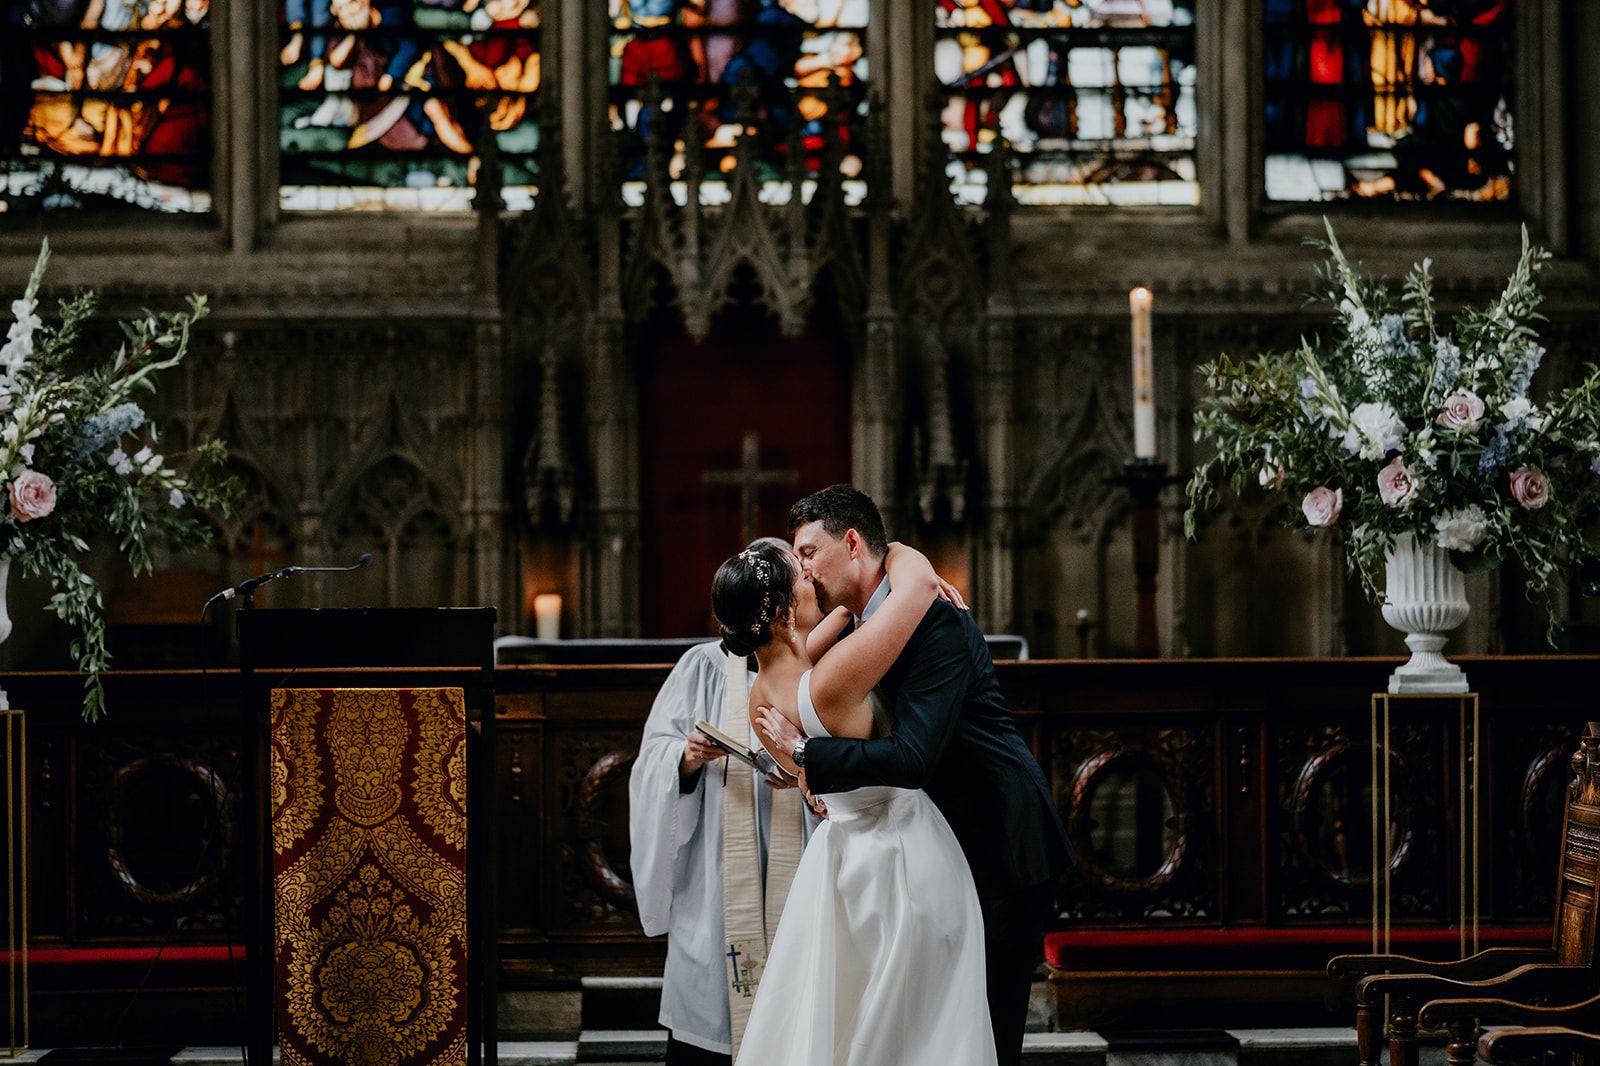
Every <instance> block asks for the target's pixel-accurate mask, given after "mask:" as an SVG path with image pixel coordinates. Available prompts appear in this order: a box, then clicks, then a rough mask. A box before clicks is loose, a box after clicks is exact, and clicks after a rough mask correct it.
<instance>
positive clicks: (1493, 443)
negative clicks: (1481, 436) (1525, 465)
mask: <svg viewBox="0 0 1600 1066" xmlns="http://www.w3.org/2000/svg"><path fill="white" fill-rule="evenodd" d="M1511 431H1512V426H1511V423H1510V422H1502V423H1501V424H1500V425H1499V426H1498V427H1496V428H1495V431H1494V436H1492V437H1490V438H1489V443H1488V444H1486V445H1484V446H1483V454H1482V455H1480V456H1479V457H1478V476H1479V477H1481V478H1483V479H1484V480H1485V481H1495V480H1497V479H1498V478H1499V477H1500V473H1501V471H1503V470H1504V469H1505V468H1506V463H1507V462H1508V461H1509V460H1510V458H1511Z"/></svg>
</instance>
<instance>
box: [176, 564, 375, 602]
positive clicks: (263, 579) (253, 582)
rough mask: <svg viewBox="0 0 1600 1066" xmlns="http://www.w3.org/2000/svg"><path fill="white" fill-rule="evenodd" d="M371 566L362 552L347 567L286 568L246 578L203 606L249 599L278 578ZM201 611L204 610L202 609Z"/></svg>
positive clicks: (341, 571)
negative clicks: (263, 586) (256, 591)
mask: <svg viewBox="0 0 1600 1066" xmlns="http://www.w3.org/2000/svg"><path fill="white" fill-rule="evenodd" d="M371 565H372V553H371V552H362V553H361V556H360V557H359V558H358V559H356V561H355V562H353V563H351V564H350V565H349V566H286V567H284V568H283V569H281V570H273V571H270V572H268V573H265V574H257V575H256V576H255V577H247V578H245V579H244V580H243V581H241V582H239V583H238V584H237V585H235V586H233V587H232V588H231V589H223V590H222V591H221V592H219V593H217V594H216V595H215V596H213V597H211V598H210V599H209V600H207V601H206V604H205V605H206V607H210V606H211V605H212V604H213V603H216V602H217V601H218V600H231V599H233V598H234V597H235V596H245V597H249V596H250V595H251V594H252V593H253V592H255V590H256V589H258V588H260V587H261V586H262V585H265V584H266V583H267V582H269V581H276V580H278V579H279V578H280V577H295V576H296V575H299V574H348V573H350V572H351V571H352V570H361V569H364V568H365V567H368V566H371ZM203 611H204V608H202V612H203Z"/></svg>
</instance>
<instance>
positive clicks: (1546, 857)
mask: <svg viewBox="0 0 1600 1066" xmlns="http://www.w3.org/2000/svg"><path fill="white" fill-rule="evenodd" d="M1393 665H1394V664H1393V662H1392V661H1389V660H1353V659H1346V660H1258V661H1237V660H1232V661H1219V660H1187V661H1152V662H1118V661H1095V662H1082V661H1070V662H1026V663H1003V664H1001V665H1000V667H999V670H1000V675H1001V680H1002V683H1003V685H1004V687H1005V689H1006V692H1007V694H1008V696H1009V698H1010V700H1011V704H1012V707H1013V709H1014V710H1015V712H1016V715H1017V718H1018V720H1019V723H1020V724H1021V726H1022V728H1023V730H1024V732H1025V734H1026V736H1027V737H1028V739H1029V742H1030V744H1031V745H1032V747H1033V750H1034V753H1035V754H1036V756H1037V757H1038V758H1039V760H1040V762H1041V763H1042V764H1043V765H1044V767H1045V768H1046V770H1047V772H1048V775H1049V777H1050V780H1051V781H1052V783H1053V786H1054V789H1055V794H1056V798H1057V802H1058V805H1059V806H1060V808H1061V811H1062V814H1063V816H1064V818H1065V819H1066V820H1067V822H1068V824H1069V827H1070V829H1071V831H1072V832H1073V833H1074V835H1075V836H1076V837H1077V839H1078V842H1079V847H1080V850H1081V851H1082V853H1083V857H1084V860H1085V862H1084V865H1083V868H1082V869H1081V870H1080V871H1078V873H1077V874H1076V875H1075V876H1074V877H1072V878H1070V879H1069V880H1068V881H1067V882H1065V883H1063V884H1062V886H1061V892H1060V903H1061V909H1060V913H1061V926H1062V927H1063V928H1069V929H1093V928H1114V927H1136V928H1138V929H1147V930H1150V931H1152V933H1159V932H1160V931H1162V930H1182V929H1194V928H1211V929H1223V930H1226V929H1234V928H1251V929H1260V928H1268V929H1273V928H1285V929H1287V928H1295V927H1302V926H1305V927H1312V926H1315V927H1327V926H1329V925H1336V926H1358V927H1363V928H1364V927H1365V926H1366V924H1367V923H1368V922H1369V920H1370V914H1369V902H1368V900H1369V889H1368V885H1369V881H1368V877H1369V873H1370V870H1369V867H1370V857H1369V856H1370V848H1369V843H1368V842H1369V840H1370V836H1369V834H1370V832H1371V821H1370V816H1369V814H1368V807H1367V802H1368V800H1367V794H1366V792H1365V788H1366V782H1367V778H1368V776H1369V770H1368V768H1369V765H1370V764H1369V759H1368V749H1367V747H1366V745H1367V738H1368V723H1369V717H1368V715H1369V697H1370V694H1371V693H1372V692H1373V691H1374V690H1375V689H1378V688H1381V687H1382V686H1383V684H1384V683H1385V680H1386V678H1387V676H1388V673H1389V671H1390V669H1392V667H1393ZM1463 665H1464V666H1465V668H1466V670H1467V674H1468V677H1469V678H1470V679H1471V680H1472V682H1473V683H1474V685H1475V687H1476V688H1477V689H1478V691H1479V692H1481V693H1482V697H1483V734H1484V735H1483V737H1482V739H1481V744H1480V745H1479V748H1478V757H1479V758H1480V759H1481V765H1480V772H1481V781H1482V796H1481V801H1482V803H1483V811H1484V817H1483V827H1484V828H1483V834H1482V839H1481V841H1480V846H1481V848H1482V850H1483V855H1484V862H1483V864H1482V866H1481V869H1482V878H1483V879H1482V891H1483V900H1484V914H1483V918H1484V921H1485V922H1486V923H1488V924H1498V925H1501V926H1504V925H1518V924H1526V925H1530V926H1531V925H1539V924H1548V923H1549V921H1550V914H1551V907H1552V888H1553V879H1554V876H1555V855H1556V850H1555V849H1556V841H1557V836H1558V832H1559V825H1560V821H1559V811H1560V802H1561V800H1560V795H1561V790H1562V789H1563V788H1564V786H1565V784H1566V782H1567V780H1568V777H1569V770H1568V767H1567V758H1568V756H1569V755H1570V753H1571V750H1572V748H1573V746H1574V743H1575V741H1576V738H1577V736H1578V734H1579V732H1580V730H1581V728H1582V725H1583V723H1584V722H1585V721H1587V720H1589V718H1590V717H1591V716H1592V715H1593V711H1594V693H1595V691H1596V689H1597V686H1600V659H1596V658H1591V657H1549V658H1519V659H1509V658H1485V659H1470V660H1464V661H1463ZM667 669H668V667H667V666H527V667H505V668H501V669H500V670H499V671H498V672H497V689H498V693H497V698H496V699H497V710H498V721H499V726H500V728H499V740H498V750H497V752H496V754H495V760H496V766H495V772H494V777H495V786H494V807H493V810H492V811H491V820H490V824H491V825H492V827H493V829H492V832H493V837H494V839H493V846H494V848H495V853H496V861H497V864H498V878H499V886H498V887H499V899H500V915H499V929H500V935H499V942H500V952H501V966H502V975H503V979H502V984H503V986H505V987H519V986H520V987H548V986H552V985H560V984H563V983H566V982H570V981H572V980H573V979H574V977H575V976H576V975H577V974H580V973H586V974H593V973H619V974H625V973H652V972H654V973H659V967H660V964H661V959H662V946H661V943H660V942H659V941H657V942H652V941H648V940H646V939H645V938H644V937H642V936H641V934H640V930H639V925H638V921H637V918H636V915H635V913H634V909H633V905H632V890H631V886H630V884H629V876H630V875H629V871H628V844H627V839H628V836H627V788H626V782H627V775H628V770H629V767H630V765H631V761H632V758H633V756H634V754H635V752H636V749H637V744H638V738H639V733H640V728H641V725H642V723H643V721H644V718H645V716H646V715H647V713H648V712H649V709H650V705H651V702H652V700H653V699H654V696H655V693H656V690H657V688H658V687H659V686H660V684H661V682H662V681H663V679H664V678H665V676H666V673H667ZM79 684H80V683H79V679H78V678H77V676H76V675H72V674H18V675H11V676H8V677H7V678H6V686H7V688H8V690H9V691H10V693H11V698H12V701H13V704H14V705H16V706H21V707H25V708H27V709H28V710H29V712H30V714H29V740H30V746H31V750H30V753H29V763H28V770H29V775H30V781H29V790H30V791H29V803H30V814H31V817H32V830H33V849H34V853H33V861H32V863H31V871H32V874H33V882H34V883H33V893H32V902H33V924H32V933H33V942H34V944H35V946H36V947H37V948H74V947H81V948H93V947H96V946H106V945H139V944H152V945H153V944H155V943H158V942H160V941H161V940H162V939H163V938H165V937H167V936H168V935H169V933H171V935H172V943H174V944H180V945H195V944H204V943H222V942H225V941H226V940H228V939H229V938H230V937H232V936H236V930H237V928H238V926H237V915H238V898H239V884H238V877H237V874H236V870H235V866H236V863H235V858H236V855H237V848H238V846H239V843H240V836H239V834H240V826H241V825H242V824H243V823H242V819H241V818H240V813H239V809H238V795H237V792H236V791H235V789H234V783H235V781H236V765H237V737H238V728H239V723H238V704H237V698H236V697H237V677H236V676H235V675H234V674H232V673H231V672H226V671H222V672H216V671H214V672H212V673H210V674H209V675H201V674H199V673H195V672H148V673H141V672H124V673H112V674H109V675H107V692H108V715H107V717H106V719H105V720H104V721H102V722H101V723H99V724H96V725H86V724H84V723H82V722H81V721H80V720H79V719H78V713H77V707H78V704H79V694H80V687H79ZM1394 735H1395V756H1394V758H1395V762H1394V774H1395V782H1396V784H1395V828H1396V839H1397V842H1398V843H1397V849H1396V855H1395V856H1394V857H1393V859H1392V863H1391V865H1392V868H1393V870H1394V878H1395V908H1396V921H1397V922H1400V923H1401V924H1410V925H1426V926H1437V927H1444V926H1446V925H1448V924H1449V923H1450V922H1451V921H1452V918H1451V916H1452V915H1454V914H1455V913H1456V904H1457V901H1456V897H1455V894H1454V893H1455V891H1456V889H1455V886H1454V880H1453V873H1452V872H1453V871H1455V870H1456V869H1457V864H1456V858H1455V852H1454V850H1453V849H1454V848H1455V846H1456V844H1455V841H1456V821H1455V819H1456V818H1457V816H1458V813H1459V812H1457V811H1456V810H1455V801H1454V799H1453V797H1455V796H1456V795H1457V790H1456V782H1455V778H1454V774H1455V773H1456V772H1457V771H1456V767H1457V763H1458V759H1457V755H1458V745H1459V743H1460V740H1461V738H1460V736H1459V735H1458V728H1457V724H1456V720H1455V716H1454V713H1453V704H1452V712H1451V713H1449V714H1445V713H1439V712H1438V711H1436V710H1432V709H1430V708H1428V707H1426V706H1417V707H1415V709H1414V710H1408V711H1407V713H1406V715H1404V716H1402V717H1401V718H1399V719H1397V720H1396V723H1395V726H1394ZM175 928H176V930H177V931H176V932H175V933H172V932H171V931H172V930H173V929H175Z"/></svg>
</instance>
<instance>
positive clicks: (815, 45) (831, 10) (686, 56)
mask: <svg viewBox="0 0 1600 1066" xmlns="http://www.w3.org/2000/svg"><path fill="white" fill-rule="evenodd" d="M609 5H610V7H609V11H610V16H611V50H610V83H611V124H612V128H613V129H614V130H616V131H617V136H618V137H619V138H620V144H619V151H618V156H619V160H620V164H621V167H622V178H623V193H624V196H625V197H627V198H629V199H630V200H631V199H635V198H636V197H637V196H638V195H639V194H640V192H641V190H642V178H643V174H644V167H645V139H646V136H647V135H648V136H655V135H657V134H658V133H659V134H660V135H661V136H664V137H670V138H672V141H671V143H672V150H671V151H670V152H668V153H667V155H668V157H669V158H668V169H669V172H670V173H671V175H672V176H673V177H674V178H676V177H678V176H679V175H680V174H682V172H683V168H684V165H685V141H686V137H685V135H684V127H685V124H686V123H691V122H692V123H693V125H694V128H695V129H696V130H697V131H698V133H697V137H698V139H699V142H700V144H701V145H702V146H703V158H704V161H705V171H706V174H705V177H706V178H707V179H708V184H707V185H706V186H705V187H703V189H702V195H703V196H704V198H706V199H708V200H711V201H715V200H716V199H717V198H718V195H719V190H725V186H724V185H723V183H721V182H718V181H716V180H715V179H717V178H718V177H719V176H721V175H725V174H728V173H731V172H732V170H733V169H734V166H735V165H736V158H735V147H736V146H737V144H738V141H739V138H740V137H741V135H748V136H752V137H755V138H756V139H757V143H756V145H755V148H756V151H755V153H754V156H753V157H754V158H755V159H756V160H757V165H758V166H760V167H761V170H762V174H761V176H762V178H763V180H767V179H774V180H780V181H781V179H782V178H783V177H784V176H785V175H786V173H787V161H788V159H789V153H790V151H791V145H792V144H793V145H798V148H799V150H800V151H802V152H804V153H805V164H806V169H807V171H808V172H811V173H817V172H819V171H820V169H821V167H822V166H823V165H824V160H825V159H832V158H835V157H837V158H838V160H839V163H838V165H839V168H840V172H841V173H842V174H843V175H844V177H845V179H846V180H847V181H848V182H850V186H849V187H848V188H849V189H851V190H853V195H855V196H859V195H860V194H861V193H862V192H863V191H864V187H863V186H862V185H861V183H860V182H859V180H857V179H858V176H859V175H860V174H861V169H862V158H861V157H862V151H863V148H864V141H865V136H866V129H865V121H864V119H865V115H866V107H867V101H866V82H867V58H866V31H867V21H868V13H869V9H870V7H871V2H870V0H609ZM652 85H656V86H657V87H658V88H657V89H652V88H651V86H652ZM742 85H743V86H748V89H747V90H743V91H742V90H741V86H742ZM654 92H659V93H660V97H661V98H660V101H659V102H656V101H655V100H654V99H653V96H652V93H654ZM745 93H748V94H749V95H750V96H751V98H752V99H751V100H750V102H749V103H748V105H742V104H741V101H740V96H741V95H744V94H745ZM745 108H747V111H745V110H742V109H745ZM745 120H748V122H749V124H748V125H746V124H745ZM744 131H748V133H747V134H745V133H744ZM803 193H804V191H803V190H802V194H803Z"/></svg>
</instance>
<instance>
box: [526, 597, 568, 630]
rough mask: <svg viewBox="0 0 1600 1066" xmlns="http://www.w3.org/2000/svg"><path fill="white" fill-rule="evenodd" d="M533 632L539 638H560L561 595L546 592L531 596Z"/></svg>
mask: <svg viewBox="0 0 1600 1066" xmlns="http://www.w3.org/2000/svg"><path fill="white" fill-rule="evenodd" d="M533 618H534V627H535V628H534V632H535V634H536V635H537V636H538V638H539V639H540V640H559V639H561V597H560V596H558V595H556V594H555V593H554V592H546V593H544V594H543V595H540V596H535V597H534V598H533Z"/></svg>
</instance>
